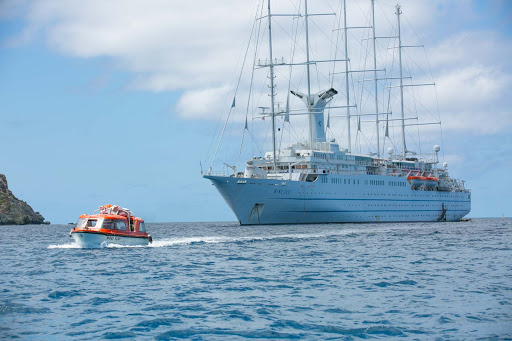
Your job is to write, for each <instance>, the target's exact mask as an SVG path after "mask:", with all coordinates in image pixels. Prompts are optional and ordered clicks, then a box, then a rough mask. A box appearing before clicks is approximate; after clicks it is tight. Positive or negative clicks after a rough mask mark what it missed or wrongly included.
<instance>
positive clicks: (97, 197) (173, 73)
mask: <svg viewBox="0 0 512 341" xmlns="http://www.w3.org/2000/svg"><path fill="white" fill-rule="evenodd" d="M296 2H297V1H290V0H286V1H285V0H283V1H278V0H276V1H274V7H273V8H274V9H275V11H276V13H277V12H279V11H284V10H285V9H286V6H289V5H290V3H296ZM259 3H260V1H256V0H252V1H235V0H219V1H206V0H196V1H193V2H192V1H190V2H184V1H172V0H171V1H170V0H148V1H136V0H122V1H121V0H111V1H103V0H90V1H81V0H69V1H56V0H37V1H35V0H34V1H31V0H0V49H1V51H0V130H1V132H2V139H1V142H0V173H3V174H5V175H6V176H7V180H8V183H9V188H10V189H11V191H12V192H13V193H14V194H15V195H16V196H17V197H18V198H20V199H22V200H25V201H27V202H28V203H29V204H30V205H31V206H32V207H33V208H34V210H36V211H39V212H40V213H41V214H42V215H43V216H44V217H45V218H46V219H47V220H49V221H51V222H52V223H68V222H74V221H75V220H76V219H77V217H78V216H79V215H80V214H82V213H88V212H91V211H93V210H94V209H96V208H97V207H98V206H100V205H103V204H106V203H112V204H119V205H121V206H124V207H129V208H131V209H132V210H133V211H134V212H135V213H136V214H137V215H138V216H141V217H143V218H144V219H145V220H146V221H149V222H164V221H234V220H236V219H235V216H234V215H233V213H232V212H231V211H230V209H229V208H228V206H227V205H226V204H225V202H224V200H223V199H222V197H221V196H220V195H219V194H218V193H217V192H216V190H215V188H214V187H213V186H212V185H211V184H210V183H209V181H207V180H205V179H203V178H202V176H201V167H202V168H203V169H206V168H207V167H208V165H209V163H210V161H211V158H212V156H213V151H214V150H215V147H216V143H217V140H218V138H219V133H220V129H221V128H222V125H223V119H224V118H225V116H226V114H227V112H228V111H229V108H230V106H231V102H232V99H233V91H234V88H235V85H236V83H237V77H238V72H239V71H240V65H241V63H242V60H243V55H244V53H245V49H246V45H247V41H248V38H249V33H250V32H251V27H252V24H253V18H254V16H255V13H256V10H257V8H258V4H259ZM310 3H312V5H311V6H312V7H313V8H314V6H315V5H318V6H321V5H323V6H324V7H327V8H328V7H329V6H335V5H332V4H334V3H335V1H333V0H317V1H310ZM347 3H348V9H349V10H351V9H352V10H353V12H355V13H356V14H354V15H349V19H348V20H349V24H352V23H351V21H352V22H353V24H354V25H355V24H356V23H357V21H358V20H359V19H361V18H364V15H363V16H362V15H361V13H363V12H364V11H363V12H362V11H361V8H366V7H367V6H368V3H369V1H367V0H364V1H363V0H358V1H350V0H347ZM376 4H377V5H376V6H377V8H378V9H379V10H381V11H384V12H386V11H388V12H389V13H390V14H389V17H384V16H382V17H381V16H379V18H377V24H376V26H377V27H382V26H384V24H385V22H386V20H389V18H393V13H394V5H395V2H393V1H390V0H376ZM365 6H366V7H365ZM401 6H402V12H403V16H404V20H405V21H404V23H405V26H406V27H410V28H412V30H413V31H414V32H415V33H416V36H415V37H416V38H418V39H419V40H420V41H421V43H422V44H424V45H425V46H426V51H427V55H428V56H429V63H428V64H424V66H425V65H428V66H429V68H430V69H431V74H432V76H433V77H434V78H435V83H436V88H437V90H436V91H437V99H434V98H429V97H428V95H427V97H426V98H427V100H429V101H430V102H433V101H434V100H436V101H437V102H438V103H439V112H440V113H441V119H442V121H443V137H442V138H443V141H442V142H443V143H442V145H443V156H444V161H447V162H448V163H449V169H450V172H451V175H452V176H455V177H457V178H461V179H465V181H466V185H467V187H468V188H470V189H471V190H472V193H473V194H472V211H471V213H470V215H469V216H470V217H498V216H499V217H501V215H502V214H504V215H505V216H512V205H510V203H511V202H512V194H511V193H512V182H511V181H508V178H509V177H510V173H511V172H510V168H511V167H512V134H511V128H512V113H511V110H510V104H511V97H512V92H511V90H510V89H511V86H512V66H511V64H510V60H511V58H512V3H511V2H510V1H506V0H501V1H500V0H494V1H476V0H428V1H427V0H408V1H405V0H404V1H401ZM358 11H359V12H358ZM357 13H359V14H357ZM381 24H382V25H381ZM279 25H280V24H276V28H277V29H278V28H279ZM278 39H279V38H278ZM411 39H412V38H411ZM244 86H245V88H244ZM246 90H247V84H246V83H242V88H241V89H240V93H243V92H244V91H245V92H246ZM241 102H242V100H239V99H237V109H238V106H239V104H238V103H241ZM241 111H242V110H241ZM241 117H243V116H241ZM234 121H235V122H238V124H243V123H240V122H243V120H241V119H238V121H237V119H236V117H235V119H234ZM235 128H236V126H235ZM235 130H236V129H234V128H233V129H231V130H228V133H229V134H232V136H228V138H227V141H228V142H227V143H228V148H226V149H224V151H223V150H222V149H221V150H220V152H219V155H218V158H219V159H220V160H223V158H226V159H228V158H229V157H230V156H232V155H231V154H232V153H233V150H236V149H237V148H238V146H233V145H229V144H233V142H232V141H235V140H236V141H239V137H238V135H236V134H240V131H239V130H238V131H236V132H235ZM231 137H232V138H231ZM256 137H258V136H256ZM250 152H253V150H251V151H247V153H250ZM244 155H245V154H244ZM247 155H249V154H247ZM200 164H201V165H200ZM220 165H222V162H220Z"/></svg>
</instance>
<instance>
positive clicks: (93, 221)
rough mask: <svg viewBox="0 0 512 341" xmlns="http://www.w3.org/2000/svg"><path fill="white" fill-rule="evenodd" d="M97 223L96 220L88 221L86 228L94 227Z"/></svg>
mask: <svg viewBox="0 0 512 341" xmlns="http://www.w3.org/2000/svg"><path fill="white" fill-rule="evenodd" d="M97 222H98V220H96V219H89V220H87V227H96V223H97Z"/></svg>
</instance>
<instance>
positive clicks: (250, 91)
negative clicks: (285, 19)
mask: <svg viewBox="0 0 512 341" xmlns="http://www.w3.org/2000/svg"><path fill="white" fill-rule="evenodd" d="M263 1H264V0H261V12H260V14H259V16H260V17H261V16H262V13H263V8H264V6H263ZM258 7H259V5H258ZM258 10H259V8H256V18H257V17H258ZM258 21H259V23H258V30H257V34H256V44H255V46H254V59H253V67H252V71H251V82H250V85H249V96H248V97H247V108H246V110H245V122H244V129H243V131H242V140H241V141H240V150H239V151H238V159H237V161H236V165H235V167H236V168H235V169H237V168H238V164H239V163H240V157H241V156H242V147H243V145H244V138H245V130H246V128H247V116H248V115H249V106H250V104H251V103H250V102H251V93H252V88H253V81H254V63H255V62H256V56H257V53H258V41H259V34H260V31H261V22H262V20H258ZM255 22H256V20H255ZM254 27H255V23H254V24H253V29H252V30H251V37H252V35H253V33H254ZM250 43H251V39H250V38H249V44H247V50H249V47H250ZM240 76H241V74H240ZM235 96H236V92H235Z"/></svg>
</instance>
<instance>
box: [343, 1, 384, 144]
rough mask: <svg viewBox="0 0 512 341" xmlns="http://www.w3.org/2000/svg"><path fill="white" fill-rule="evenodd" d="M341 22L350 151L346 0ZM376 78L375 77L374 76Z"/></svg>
mask: <svg viewBox="0 0 512 341" xmlns="http://www.w3.org/2000/svg"><path fill="white" fill-rule="evenodd" d="M343 24H344V27H343V28H344V30H345V88H346V96H347V132H348V135H347V136H348V152H349V153H350V151H351V147H350V146H351V138H350V100H349V95H350V90H349V85H348V42H347V30H348V28H347V5H346V0H343ZM375 78H377V77H375Z"/></svg>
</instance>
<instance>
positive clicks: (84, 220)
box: [76, 218, 87, 227]
mask: <svg viewBox="0 0 512 341" xmlns="http://www.w3.org/2000/svg"><path fill="white" fill-rule="evenodd" d="M86 221H87V219H85V218H80V219H78V222H77V223H76V227H85V222H86Z"/></svg>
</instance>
